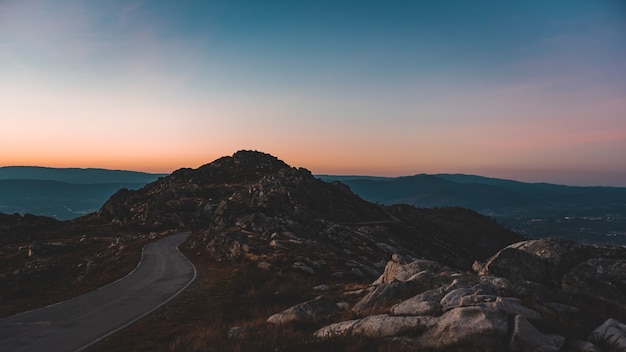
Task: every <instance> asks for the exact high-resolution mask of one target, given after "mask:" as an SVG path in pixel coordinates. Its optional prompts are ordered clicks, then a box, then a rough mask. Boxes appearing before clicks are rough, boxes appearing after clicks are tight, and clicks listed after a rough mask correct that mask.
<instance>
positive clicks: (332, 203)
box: [94, 151, 521, 277]
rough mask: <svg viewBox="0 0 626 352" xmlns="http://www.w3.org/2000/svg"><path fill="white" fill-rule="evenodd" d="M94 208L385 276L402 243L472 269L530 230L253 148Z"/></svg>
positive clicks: (275, 258)
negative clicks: (378, 194) (368, 197)
mask: <svg viewBox="0 0 626 352" xmlns="http://www.w3.org/2000/svg"><path fill="white" fill-rule="evenodd" d="M94 216H95V217H96V218H98V219H100V220H103V221H107V222H109V221H110V222H112V223H115V224H118V225H120V226H142V227H145V228H147V229H151V230H162V229H170V228H180V229H185V228H190V229H192V230H194V235H193V236H192V238H191V239H190V240H189V241H188V244H187V245H188V246H189V247H190V248H195V249H197V250H200V251H203V252H206V253H208V254H209V255H210V256H211V257H212V258H215V259H218V260H222V259H233V258H239V257H245V258H248V259H253V260H256V261H259V262H264V263H265V264H262V265H273V264H278V262H287V261H289V260H292V261H293V260H295V261H296V262H298V263H302V264H301V267H304V268H306V269H304V270H316V269H317V270H322V271H324V272H328V273H329V274H330V273H331V272H333V271H336V272H337V273H336V275H339V272H345V271H346V268H348V270H347V271H348V272H353V273H361V274H362V275H369V276H372V277H373V276H377V275H378V274H379V273H380V271H381V270H382V269H383V267H384V265H385V259H386V258H388V257H389V256H391V255H392V254H393V253H397V254H401V255H408V256H412V257H416V258H422V257H424V258H430V259H434V260H438V261H441V262H442V263H444V264H446V265H452V266H454V267H457V268H464V269H469V268H470V267H471V264H472V262H473V261H474V260H476V259H480V260H484V259H486V258H487V257H488V256H490V255H491V254H493V253H494V252H495V251H497V250H499V249H500V248H502V247H503V246H506V245H508V244H511V243H513V242H516V241H519V240H521V237H520V236H519V235H517V234H515V233H513V232H510V231H508V230H506V229H505V228H503V227H501V226H499V225H497V224H496V223H494V222H493V221H491V220H490V219H488V218H486V217H484V216H481V215H479V214H477V213H475V212H473V211H469V210H466V209H462V208H446V209H417V208H414V207H410V206H400V205H398V206H389V207H383V206H380V205H376V204H373V203H369V202H367V201H364V200H363V199H361V198H359V197H358V196H356V195H355V194H354V193H352V192H351V191H350V189H349V188H348V187H347V186H345V185H343V184H342V183H339V182H333V183H326V182H323V181H321V180H319V179H317V178H315V177H313V175H312V174H311V173H310V172H309V171H308V170H306V169H303V168H293V167H290V166H289V165H287V164H285V163H284V162H282V161H280V160H279V159H277V158H276V157H273V156H271V155H268V154H264V153H260V152H254V151H240V152H237V153H235V154H234V155H233V156H232V157H224V158H221V159H218V160H216V161H214V162H212V163H210V164H207V165H204V166H202V167H200V168H198V169H196V170H192V169H182V170H178V171H176V172H174V173H173V174H172V175H171V176H169V177H165V178H162V179H160V180H159V181H157V182H154V183H152V184H149V185H147V186H146V187H144V188H142V189H141V190H138V191H129V190H121V191H119V192H117V193H116V194H114V195H113V196H112V197H111V199H110V200H109V201H108V202H106V203H105V205H104V206H103V207H102V209H101V210H100V211H98V212H97V213H96V214H95V215H94ZM302 261H304V263H303V262H302ZM322 263H328V264H322ZM330 263H336V265H335V264H332V265H331V264H330ZM299 265H300V264H299ZM346 265H348V266H347V267H346ZM314 268H315V269H314Z"/></svg>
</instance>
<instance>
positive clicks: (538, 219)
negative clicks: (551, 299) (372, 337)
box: [0, 166, 626, 245]
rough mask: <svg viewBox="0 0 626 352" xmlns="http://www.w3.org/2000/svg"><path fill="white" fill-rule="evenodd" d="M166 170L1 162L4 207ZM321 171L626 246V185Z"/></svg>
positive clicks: (46, 207)
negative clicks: (564, 183) (143, 171)
mask: <svg viewBox="0 0 626 352" xmlns="http://www.w3.org/2000/svg"><path fill="white" fill-rule="evenodd" d="M162 176H166V175H164V174H150V173H142V172H133V171H122V170H106V169H78V168H70V169H56V168H45V167H19V166H16V167H0V212H2V213H7V214H12V213H20V214H25V213H31V214H36V215H44V216H50V217H53V218H56V219H59V220H67V219H73V218H76V217H79V216H82V215H85V214H87V213H90V212H93V211H96V210H97V209H99V208H100V207H101V206H102V205H103V204H104V203H105V202H106V201H107V200H108V199H109V197H110V196H111V195H112V194H114V193H115V192H116V191H117V190H119V189H122V188H126V189H130V190H136V189H140V188H142V187H143V186H144V185H146V184H148V183H150V182H153V181H155V180H157V179H158V178H159V177H162ZM316 177H317V178H319V179H321V180H323V181H326V182H334V181H340V182H342V183H344V184H346V185H348V186H349V187H350V189H351V190H352V191H353V192H354V193H356V194H357V195H359V196H360V197H362V198H364V199H365V200H368V201H371V202H374V203H380V204H384V205H391V204H410V205H414V206H417V207H423V208H433V207H447V206H461V207H466V208H469V209H473V210H475V211H478V212H480V213H482V214H485V215H488V216H491V217H492V218H494V219H496V220H497V221H498V222H499V223H501V224H503V225H505V226H507V227H509V228H511V229H513V230H515V231H517V232H519V233H521V234H523V235H525V236H528V237H531V238H541V237H549V236H557V237H562V238H569V239H574V240H577V241H582V242H610V243H617V244H624V245H626V188H621V187H573V186H563V185H555V184H548V183H524V182H518V181H512V180H505V179H498V178H488V177H482V176H475V175H463V174H435V175H429V174H420V175H415V176H404V177H394V178H392V177H372V176H334V175H317V176H316Z"/></svg>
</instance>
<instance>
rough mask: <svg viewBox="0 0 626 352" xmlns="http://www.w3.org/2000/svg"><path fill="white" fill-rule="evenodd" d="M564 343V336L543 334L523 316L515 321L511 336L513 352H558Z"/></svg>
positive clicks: (519, 316)
mask: <svg viewBox="0 0 626 352" xmlns="http://www.w3.org/2000/svg"><path fill="white" fill-rule="evenodd" d="M564 342H565V338H564V337H563V336H559V335H554V334H551V335H547V334H543V333H541V332H540V331H539V330H537V328H535V327H534V326H533V325H532V324H531V323H530V322H529V321H528V320H527V319H526V318H524V317H523V316H521V315H518V316H516V317H515V319H514V322H513V334H512V336H511V351H513V352H535V351H542V352H551V351H552V352H558V351H560V350H561V347H563V343H564Z"/></svg>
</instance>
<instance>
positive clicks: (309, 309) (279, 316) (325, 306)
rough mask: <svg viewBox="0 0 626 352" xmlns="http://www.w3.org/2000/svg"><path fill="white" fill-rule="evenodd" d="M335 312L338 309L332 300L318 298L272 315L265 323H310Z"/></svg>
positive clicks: (322, 297)
mask: <svg viewBox="0 0 626 352" xmlns="http://www.w3.org/2000/svg"><path fill="white" fill-rule="evenodd" d="M337 310H339V307H337V304H335V302H334V301H333V300H332V299H330V298H329V297H327V296H318V297H316V298H315V299H312V300H310V301H307V302H304V303H300V304H298V305H295V306H293V307H291V308H289V309H286V310H284V311H282V312H280V313H276V314H274V315H272V316H271V317H269V318H268V319H267V322H268V323H272V324H286V323H293V322H310V321H315V320H317V319H319V318H321V317H325V316H328V315H330V314H331V313H334V312H336V311H337Z"/></svg>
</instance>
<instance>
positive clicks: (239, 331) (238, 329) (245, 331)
mask: <svg viewBox="0 0 626 352" xmlns="http://www.w3.org/2000/svg"><path fill="white" fill-rule="evenodd" d="M253 333H254V330H252V329H250V328H246V327H243V326H235V327H232V328H230V330H228V337H229V338H231V339H245V338H248V337H250V336H251V335H253Z"/></svg>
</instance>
